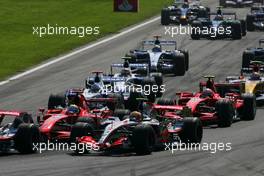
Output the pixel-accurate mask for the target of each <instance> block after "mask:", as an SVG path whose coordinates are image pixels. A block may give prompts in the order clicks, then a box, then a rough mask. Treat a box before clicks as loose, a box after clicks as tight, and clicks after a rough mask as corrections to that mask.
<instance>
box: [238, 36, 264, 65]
mask: <svg viewBox="0 0 264 176" xmlns="http://www.w3.org/2000/svg"><path fill="white" fill-rule="evenodd" d="M262 43H264V39H260V40H259V47H250V48H247V49H246V50H245V51H244V52H243V57H242V68H249V67H250V63H251V61H262V62H263V61H264V48H263V47H261V44H262Z"/></svg>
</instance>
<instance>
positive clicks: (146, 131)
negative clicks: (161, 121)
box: [132, 124, 156, 155]
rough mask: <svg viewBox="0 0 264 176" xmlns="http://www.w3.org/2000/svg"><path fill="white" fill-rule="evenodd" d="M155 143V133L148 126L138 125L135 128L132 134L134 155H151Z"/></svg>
mask: <svg viewBox="0 0 264 176" xmlns="http://www.w3.org/2000/svg"><path fill="white" fill-rule="evenodd" d="M155 143H156V138H155V132H154V129H153V128H152V127H151V126H150V125H146V124H140V125H137V126H136V127H135V129H134V130H133V134H132V144H133V146H134V148H135V152H136V154H138V155H149V154H151V153H152V151H153V148H154V145H155Z"/></svg>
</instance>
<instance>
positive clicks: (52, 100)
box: [48, 94, 66, 109]
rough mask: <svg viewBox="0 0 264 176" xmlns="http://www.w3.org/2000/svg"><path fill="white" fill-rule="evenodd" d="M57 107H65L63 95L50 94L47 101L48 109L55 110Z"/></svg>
mask: <svg viewBox="0 0 264 176" xmlns="http://www.w3.org/2000/svg"><path fill="white" fill-rule="evenodd" d="M57 107H63V108H65V107H66V102H65V95H63V94H56V95H54V94H51V95H50V96H49V101H48V109H55V108H57Z"/></svg>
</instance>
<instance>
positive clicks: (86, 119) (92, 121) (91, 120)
mask: <svg viewBox="0 0 264 176" xmlns="http://www.w3.org/2000/svg"><path fill="white" fill-rule="evenodd" d="M77 122H83V123H87V124H90V126H91V127H93V129H95V128H96V126H97V125H96V122H95V119H94V118H91V117H79V118H78V119H77V121H76V123H77Z"/></svg>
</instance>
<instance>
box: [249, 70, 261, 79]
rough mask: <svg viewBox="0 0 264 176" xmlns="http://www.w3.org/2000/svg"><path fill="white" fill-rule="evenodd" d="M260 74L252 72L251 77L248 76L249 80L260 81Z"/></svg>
mask: <svg viewBox="0 0 264 176" xmlns="http://www.w3.org/2000/svg"><path fill="white" fill-rule="evenodd" d="M260 79H261V77H260V74H259V73H258V72H253V73H252V75H251V76H250V80H260Z"/></svg>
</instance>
